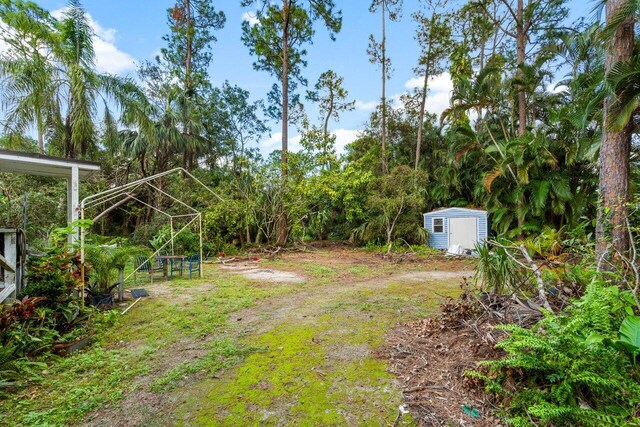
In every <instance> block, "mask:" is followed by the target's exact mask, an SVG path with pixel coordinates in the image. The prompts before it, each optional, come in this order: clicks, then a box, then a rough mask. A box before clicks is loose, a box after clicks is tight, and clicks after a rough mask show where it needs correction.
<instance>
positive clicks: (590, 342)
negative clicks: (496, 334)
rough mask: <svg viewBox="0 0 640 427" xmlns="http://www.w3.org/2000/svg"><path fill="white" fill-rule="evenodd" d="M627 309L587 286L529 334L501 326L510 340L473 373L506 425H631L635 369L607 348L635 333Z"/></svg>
mask: <svg viewBox="0 0 640 427" xmlns="http://www.w3.org/2000/svg"><path fill="white" fill-rule="evenodd" d="M634 306H635V305H634V304H633V299H632V298H631V295H630V294H629V293H628V292H624V291H620V289H619V288H618V287H617V286H605V285H603V284H600V283H598V282H596V281H594V282H593V283H592V284H590V285H589V287H588V289H587V291H586V293H585V294H584V296H583V297H582V298H580V299H579V300H577V301H575V302H574V303H573V304H572V305H571V306H570V307H569V308H568V309H567V310H566V311H565V312H563V313H560V314H558V315H554V314H550V313H549V314H547V315H546V317H545V318H544V319H543V320H541V321H540V322H539V323H538V324H537V325H535V326H534V327H533V328H531V329H524V328H521V327H519V326H515V325H504V326H501V329H503V330H505V331H506V332H508V334H509V335H508V337H507V338H506V339H504V340H503V341H501V342H500V343H499V344H498V347H499V348H501V349H503V350H504V351H505V352H506V356H505V357H503V358H501V359H498V360H493V361H487V362H483V365H485V366H486V367H488V369H489V372H488V374H487V375H483V374H478V373H477V372H476V373H475V374H472V375H475V376H479V377H481V378H483V379H484V380H485V381H486V384H487V390H488V391H489V392H491V393H494V394H496V395H497V396H498V397H501V398H503V399H504V402H505V404H506V406H507V413H508V417H509V419H510V422H511V423H512V424H513V425H517V426H529V425H530V426H533V425H541V424H543V425H554V426H601V425H636V424H637V423H639V422H640V413H639V412H638V408H640V370H639V369H638V367H637V365H635V364H634V363H632V359H631V358H630V357H629V355H627V354H625V353H624V352H622V351H620V350H618V349H617V348H615V346H611V345H607V344H606V341H607V340H609V341H613V340H617V339H618V329H620V331H621V333H620V337H623V338H622V339H625V340H626V339H633V337H634V336H635V335H637V334H638V330H637V329H636V328H637V325H635V322H636V321H635V320H634V319H635V318H634V317H627V318H625V315H626V313H627V312H628V311H629V310H632V307H634ZM634 325H635V326H634ZM621 326H622V327H621ZM623 331H624V332H623ZM629 334H631V335H629ZM634 334H635V335H634ZM636 338H637V337H636Z"/></svg>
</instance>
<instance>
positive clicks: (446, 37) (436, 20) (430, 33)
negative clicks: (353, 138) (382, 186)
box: [413, 0, 452, 170]
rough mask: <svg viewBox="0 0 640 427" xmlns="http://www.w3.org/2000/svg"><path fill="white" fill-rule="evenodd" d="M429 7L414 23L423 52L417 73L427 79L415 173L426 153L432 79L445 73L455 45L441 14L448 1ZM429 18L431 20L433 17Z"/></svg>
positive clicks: (433, 2) (434, 0) (422, 92)
mask: <svg viewBox="0 0 640 427" xmlns="http://www.w3.org/2000/svg"><path fill="white" fill-rule="evenodd" d="M425 3H426V8H427V10H426V11H420V12H416V13H415V14H414V15H413V17H414V19H415V20H416V21H417V22H418V30H417V32H416V40H417V41H418V43H419V45H420V48H421V52H420V58H419V60H418V67H417V68H416V70H415V71H416V72H417V73H418V75H421V77H422V78H423V79H424V81H423V83H422V88H421V90H420V112H419V113H418V136H417V140H416V161H415V170H418V166H419V165H420V151H421V149H422V132H423V127H424V114H425V110H426V106H427V93H428V91H429V87H428V85H429V79H430V78H431V77H432V76H436V75H438V74H440V73H442V72H443V71H444V61H445V60H446V59H447V58H448V56H449V54H450V51H451V49H450V47H451V45H452V40H451V21H450V18H449V16H448V15H447V14H443V13H442V12H441V10H442V9H443V8H444V7H445V5H446V4H447V0H425ZM425 12H426V13H425ZM428 14H430V15H431V16H430V17H429V16H428Z"/></svg>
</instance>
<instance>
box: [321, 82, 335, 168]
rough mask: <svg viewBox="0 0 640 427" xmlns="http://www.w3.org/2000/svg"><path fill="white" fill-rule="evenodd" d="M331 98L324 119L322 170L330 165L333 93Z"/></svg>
mask: <svg viewBox="0 0 640 427" xmlns="http://www.w3.org/2000/svg"><path fill="white" fill-rule="evenodd" d="M330 96H331V98H330V101H329V111H327V115H326V117H325V118H324V126H323V128H322V158H323V161H322V168H323V169H329V164H328V163H327V159H328V157H329V150H328V148H327V147H328V145H329V119H330V118H331V114H333V102H334V101H333V93H331V95H330Z"/></svg>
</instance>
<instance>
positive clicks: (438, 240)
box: [424, 208, 489, 249]
mask: <svg viewBox="0 0 640 427" xmlns="http://www.w3.org/2000/svg"><path fill="white" fill-rule="evenodd" d="M433 218H444V233H434V232H433V221H432V220H433ZM449 218H477V220H478V241H479V242H481V241H483V240H485V239H487V238H488V236H489V223H488V220H487V212H486V211H481V210H476V209H466V208H447V209H441V210H437V211H433V212H428V213H426V214H424V228H425V230H427V231H428V232H429V246H431V247H432V248H436V249H448V248H449Z"/></svg>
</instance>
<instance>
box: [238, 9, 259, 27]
mask: <svg viewBox="0 0 640 427" xmlns="http://www.w3.org/2000/svg"><path fill="white" fill-rule="evenodd" d="M242 20H243V21H247V22H249V25H251V26H252V27H253V26H254V25H256V24H257V23H258V17H257V16H256V13H255V12H245V13H243V14H242Z"/></svg>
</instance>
